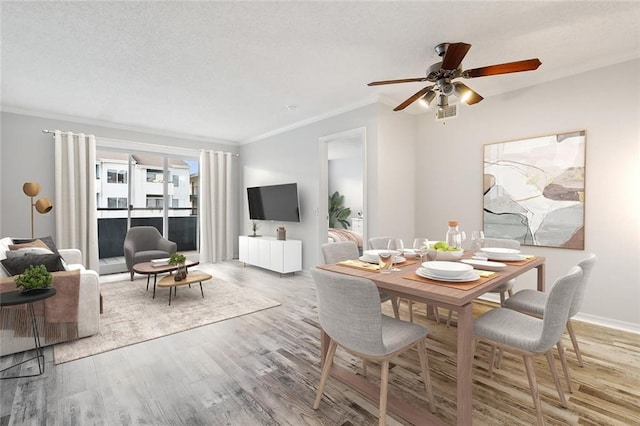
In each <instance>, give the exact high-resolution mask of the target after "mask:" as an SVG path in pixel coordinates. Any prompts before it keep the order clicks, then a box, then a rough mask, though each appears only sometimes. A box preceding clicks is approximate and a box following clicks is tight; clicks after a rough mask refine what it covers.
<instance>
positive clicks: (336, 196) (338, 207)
mask: <svg viewBox="0 0 640 426" xmlns="http://www.w3.org/2000/svg"><path fill="white" fill-rule="evenodd" d="M349 216H351V209H350V208H349V207H344V195H340V193H339V192H338V191H336V192H334V193H333V194H331V195H330V196H329V228H344V229H348V228H349V221H348V220H347V219H349Z"/></svg>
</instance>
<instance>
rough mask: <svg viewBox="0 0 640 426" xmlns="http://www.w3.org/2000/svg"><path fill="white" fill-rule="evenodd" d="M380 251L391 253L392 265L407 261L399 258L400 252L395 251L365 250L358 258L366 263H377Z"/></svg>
mask: <svg viewBox="0 0 640 426" xmlns="http://www.w3.org/2000/svg"><path fill="white" fill-rule="evenodd" d="M381 251H385V252H388V251H391V252H392V253H393V263H402V262H406V260H407V259H405V258H404V257H402V256H400V252H399V251H397V250H365V251H364V253H362V256H360V260H362V261H363V262H367V263H378V253H380V252H381Z"/></svg>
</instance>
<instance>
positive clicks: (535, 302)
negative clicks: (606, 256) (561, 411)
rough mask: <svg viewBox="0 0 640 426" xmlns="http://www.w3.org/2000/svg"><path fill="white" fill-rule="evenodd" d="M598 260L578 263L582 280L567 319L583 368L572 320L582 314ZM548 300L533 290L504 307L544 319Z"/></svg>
mask: <svg viewBox="0 0 640 426" xmlns="http://www.w3.org/2000/svg"><path fill="white" fill-rule="evenodd" d="M597 260H598V258H597V256H596V255H595V254H593V253H592V254H590V255H589V256H587V257H586V258H585V259H584V260H582V261H581V262H579V263H578V266H579V267H580V268H582V280H581V281H580V285H579V286H578V290H576V292H575V294H574V295H573V300H572V301H571V309H570V310H569V318H568V319H567V331H568V332H569V337H570V338H571V343H572V345H573V350H574V352H575V353H576V358H577V359H578V365H579V366H580V367H583V366H584V363H583V362H582V354H581V353H580V348H579V347H578V339H577V338H576V334H575V332H574V331H573V326H572V325H571V318H573V317H574V316H575V315H576V314H577V313H578V312H580V309H581V308H582V302H583V301H584V295H585V292H586V289H587V282H588V281H589V276H590V275H591V271H592V270H593V267H594V266H595V264H596V261H597ZM548 298H549V296H548V295H547V293H543V292H541V291H537V290H531V289H525V290H520V291H518V292H517V293H516V294H514V295H513V296H511V297H509V299H508V300H507V301H506V302H505V303H504V307H505V308H509V309H515V310H516V311H520V312H523V313H526V314H530V315H535V316H538V317H542V316H543V315H544V309H545V304H546V303H547V299H548ZM561 359H562V358H561Z"/></svg>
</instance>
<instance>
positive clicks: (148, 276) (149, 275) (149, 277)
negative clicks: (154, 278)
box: [147, 274, 151, 291]
mask: <svg viewBox="0 0 640 426" xmlns="http://www.w3.org/2000/svg"><path fill="white" fill-rule="evenodd" d="M150 279H151V274H147V291H149V280H150Z"/></svg>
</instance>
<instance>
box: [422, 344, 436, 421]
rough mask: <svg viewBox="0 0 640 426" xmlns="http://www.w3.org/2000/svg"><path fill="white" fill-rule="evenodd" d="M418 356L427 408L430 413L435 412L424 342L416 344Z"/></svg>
mask: <svg viewBox="0 0 640 426" xmlns="http://www.w3.org/2000/svg"><path fill="white" fill-rule="evenodd" d="M418 356H419V357H420V369H421V370H422V379H423V380H424V389H425V390H426V391H427V399H428V400H429V408H431V412H432V413H435V412H436V404H435V401H434V399H433V387H432V386H431V373H430V372H429V358H428V356H427V347H426V346H425V344H424V340H420V341H419V342H418Z"/></svg>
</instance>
